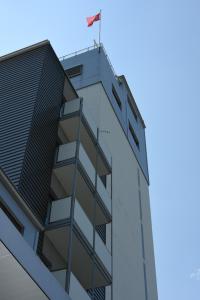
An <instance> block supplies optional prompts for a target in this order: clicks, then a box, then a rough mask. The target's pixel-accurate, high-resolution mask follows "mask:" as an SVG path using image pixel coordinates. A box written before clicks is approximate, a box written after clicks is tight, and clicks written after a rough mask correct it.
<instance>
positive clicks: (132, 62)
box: [0, 0, 200, 300]
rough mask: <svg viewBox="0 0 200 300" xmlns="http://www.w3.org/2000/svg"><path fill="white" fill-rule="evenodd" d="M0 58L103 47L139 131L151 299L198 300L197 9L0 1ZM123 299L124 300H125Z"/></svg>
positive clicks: (196, 4)
mask: <svg viewBox="0 0 200 300" xmlns="http://www.w3.org/2000/svg"><path fill="white" fill-rule="evenodd" d="M0 3H1V18H0V55H3V54H6V53H8V52H11V51H13V50H16V49H18V48H22V47H24V46H27V45H29V44H33V43H35V42H38V41H41V40H43V39H46V38H47V39H49V40H50V41H51V43H52V45H53V47H54V49H55V51H56V53H57V55H58V56H61V55H64V54H67V53H70V52H72V51H75V50H78V49H81V48H84V47H87V46H89V45H91V44H92V43H93V39H94V38H95V39H97V38H98V24H95V25H94V26H93V27H92V28H89V29H88V28H87V27H86V24H85V17H86V16H88V15H93V14H95V13H96V12H98V10H99V9H100V8H102V10H103V20H102V23H103V24H102V39H103V43H104V46H105V48H106V49H107V52H108V54H109V56H110V59H111V61H112V63H113V65H114V68H115V70H116V72H117V73H118V74H122V73H123V74H125V75H126V77H127V80H128V82H129V84H130V87H131V89H132V91H133V94H134V96H135V99H136V101H137V103H138V106H139V108H140V110H141V113H142V115H143V117H144V120H145V122H146V125H147V130H146V135H147V149H148V159H149V170H150V180H151V185H150V193H151V208H152V221H153V234H154V243H155V257H156V269H157V281H158V292H159V300H199V299H200V280H198V279H200V270H199V272H197V269H199V268H200V225H199V219H200V175H199V170H200V160H199V154H200V141H199V127H200V126H199V112H200V103H199V101H200V17H199V14H200V1H199V0H151V1H148V0H146V1H144V0H140V1H136V0H123V1H119V0H117V1H116V0H115V1H103V0H102V1H100V0H99V1H97V0H84V1H83V0H76V1H67V0H65V1H63V0H57V1H53V0H48V1H47V0H40V1H38V0H34V1H27V0H26V1H24V0H20V1H14V0H13V1H11V0H7V1H0ZM123 300H129V299H123Z"/></svg>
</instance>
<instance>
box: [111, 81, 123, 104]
mask: <svg viewBox="0 0 200 300" xmlns="http://www.w3.org/2000/svg"><path fill="white" fill-rule="evenodd" d="M112 93H113V96H114V98H115V101H116V102H117V105H118V106H119V108H120V109H122V103H121V100H120V98H119V96H118V95H117V92H116V90H115V88H114V86H112Z"/></svg>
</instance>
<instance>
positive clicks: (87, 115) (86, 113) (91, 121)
mask: <svg viewBox="0 0 200 300" xmlns="http://www.w3.org/2000/svg"><path fill="white" fill-rule="evenodd" d="M83 115H84V117H85V119H86V121H87V123H88V125H89V127H90V129H91V130H92V133H93V134H94V136H95V138H97V125H96V122H95V120H94V119H93V117H92V114H91V113H90V109H89V108H88V105H86V103H85V101H83Z"/></svg>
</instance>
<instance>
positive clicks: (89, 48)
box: [59, 42, 118, 79]
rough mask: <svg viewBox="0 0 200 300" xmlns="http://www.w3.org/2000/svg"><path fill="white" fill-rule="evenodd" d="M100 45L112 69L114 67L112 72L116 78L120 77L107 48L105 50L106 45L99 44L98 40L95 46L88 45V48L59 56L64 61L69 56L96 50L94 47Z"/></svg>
mask: <svg viewBox="0 0 200 300" xmlns="http://www.w3.org/2000/svg"><path fill="white" fill-rule="evenodd" d="M100 47H101V48H102V49H103V51H104V53H105V56H106V58H107V60H108V63H109V65H110V67H111V69H112V72H113V74H114V76H115V77H116V79H118V76H117V74H116V72H115V70H114V68H113V65H112V63H111V61H110V58H109V56H108V54H107V52H106V50H105V48H104V46H103V44H102V43H101V44H97V43H96V42H94V45H93V46H90V47H87V48H84V49H81V50H78V51H75V52H72V53H69V54H67V55H64V56H61V57H59V60H60V61H63V60H65V59H67V58H70V57H73V56H76V55H79V54H82V53H85V52H88V51H91V50H94V49H97V48H100Z"/></svg>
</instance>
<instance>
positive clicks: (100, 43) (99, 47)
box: [99, 9, 102, 48]
mask: <svg viewBox="0 0 200 300" xmlns="http://www.w3.org/2000/svg"><path fill="white" fill-rule="evenodd" d="M99 13H100V21H99V48H100V47H101V18H102V12H101V9H100V12H99Z"/></svg>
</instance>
